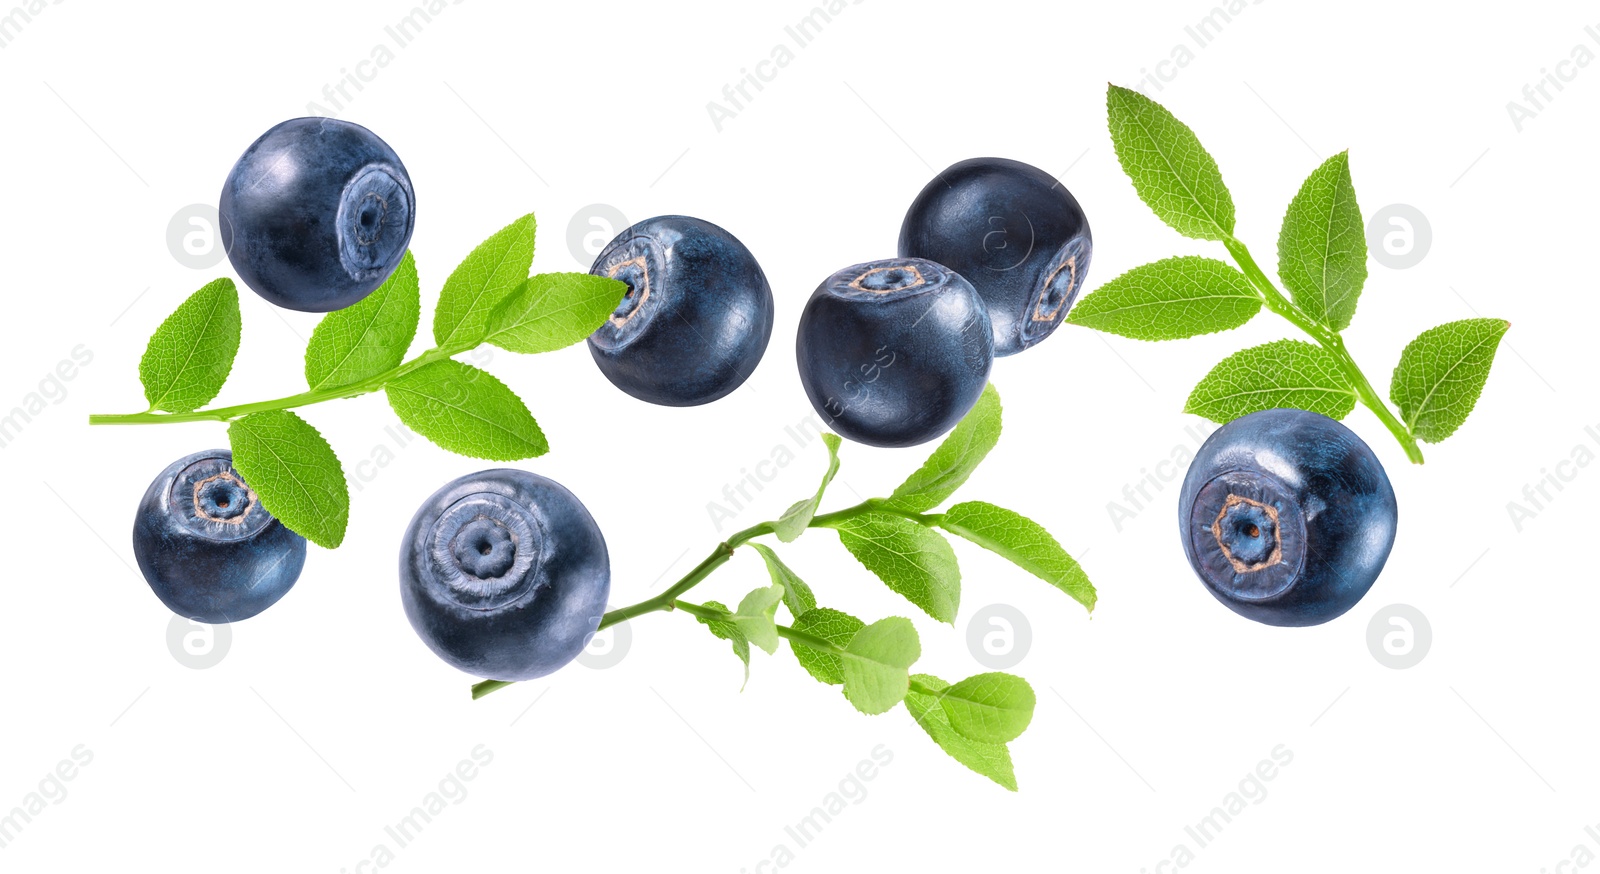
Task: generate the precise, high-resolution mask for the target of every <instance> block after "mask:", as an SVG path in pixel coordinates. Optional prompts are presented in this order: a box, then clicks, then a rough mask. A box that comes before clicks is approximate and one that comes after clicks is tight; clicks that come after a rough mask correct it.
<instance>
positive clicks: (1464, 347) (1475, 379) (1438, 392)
mask: <svg viewBox="0 0 1600 874" xmlns="http://www.w3.org/2000/svg"><path fill="white" fill-rule="evenodd" d="M1510 327H1511V323H1510V322H1507V321H1505V320H1503V319H1463V320H1462V321H1459V322H1449V323H1447V324H1443V325H1440V326H1438V327H1437V328H1429V329H1428V330H1426V331H1423V332H1422V333H1421V334H1420V335H1418V336H1417V339H1415V340H1412V341H1411V343H1410V344H1409V345H1407V346H1406V348H1405V351H1403V352H1401V353H1400V365H1399V366H1398V367H1396V368H1395V369H1394V380H1393V382H1391V383H1390V385H1389V398H1390V399H1391V400H1393V401H1394V403H1395V406H1397V407H1399V408H1400V418H1401V419H1403V420H1404V421H1405V423H1406V427H1407V428H1409V429H1411V433H1412V434H1414V435H1416V437H1417V439H1419V440H1426V441H1428V442H1429V443H1438V442H1439V441H1441V440H1443V439H1445V438H1446V437H1449V436H1450V435H1451V434H1454V433H1455V431H1456V429H1457V428H1460V427H1461V425H1462V423H1464V422H1466V421H1467V417H1468V416H1470V415H1472V408H1473V407H1475V406H1477V404H1478V397H1479V396H1480V395H1481V394H1483V384H1484V383H1485V382H1487V381H1488V379H1489V368H1490V367H1492V366H1493V365H1494V355H1495V352H1496V351H1497V350H1498V349H1499V347H1500V338H1501V337H1503V336H1505V333H1506V329H1507V328H1510Z"/></svg>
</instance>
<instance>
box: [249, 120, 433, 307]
mask: <svg viewBox="0 0 1600 874" xmlns="http://www.w3.org/2000/svg"><path fill="white" fill-rule="evenodd" d="M217 211H218V214H219V216H218V217H219V224H220V230H221V233H222V245H223V248H224V249H226V250H227V253H228V260H230V261H232V262H233V269H234V270H236V271H238V273H239V277H240V278H241V279H243V280H244V282H245V284H246V285H248V286H250V287H251V288H252V289H254V290H255V292H256V294H259V295H261V296H262V297H264V298H266V299H267V300H269V301H271V302H272V303H274V304H277V305H278V306H281V307H287V308H288V309H292V310H301V311H303V312H311V313H325V312H331V311H333V310H337V309H343V308H344V307H347V306H350V305H351V304H353V303H355V302H356V301H359V300H361V299H362V298H364V297H366V296H367V295H368V294H370V293H371V292H372V290H373V289H375V288H377V287H378V286H380V285H382V284H383V281H384V280H385V279H387V278H389V273H390V272H391V271H393V270H394V268H395V265H397V264H399V263H400V258H401V256H402V255H404V254H405V251H406V245H407V244H408V243H410V241H411V228H412V225H413V223H414V222H415V218H416V215H415V213H416V195H415V194H414V193H413V192H412V190H411V177H410V176H407V175H406V168H405V165H403V164H401V163H400V156H398V155H396V154H395V153H394V150H393V149H391V148H389V145H388V144H387V143H385V142H384V141H383V140H380V139H378V137H377V135H376V134H374V133H373V132H372V131H369V130H367V129H366V128H364V127H362V126H360V125H358V124H351V123H350V122H348V121H340V120H338V119H334V118H296V119H291V120H289V121H286V122H283V123H282V124H280V125H278V126H277V127H274V128H272V129H271V130H269V131H267V132H266V133H264V134H262V135H261V138H260V139H258V140H256V141H255V142H254V143H251V144H250V148H248V149H245V152H244V154H243V155H241V156H240V157H239V161H238V163H236V164H234V165H233V170H232V171H231V172H229V173H228V180H227V182H225V183H223V186H222V200H221V203H220V204H219V205H218V208H217Z"/></svg>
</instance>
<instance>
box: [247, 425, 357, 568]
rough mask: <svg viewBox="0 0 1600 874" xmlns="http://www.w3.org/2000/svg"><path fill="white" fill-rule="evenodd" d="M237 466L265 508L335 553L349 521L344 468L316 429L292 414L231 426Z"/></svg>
mask: <svg viewBox="0 0 1600 874" xmlns="http://www.w3.org/2000/svg"><path fill="white" fill-rule="evenodd" d="M228 443H229V445H231V446H232V448H233V466H234V469H236V470H238V471H239V473H240V475H242V476H243V477H244V481H245V483H246V484H247V485H248V486H249V487H250V489H251V491H254V492H255V493H256V496H257V497H259V498H260V499H261V506H263V507H265V508H267V512H269V513H271V514H272V515H274V516H276V517H277V518H278V521H280V522H282V523H283V524H284V525H286V526H288V528H289V530H290V531H293V532H295V533H296V534H299V535H300V536H302V537H304V538H305V539H307V540H309V541H311V542H312V543H315V544H317V545H318V546H323V547H326V548H328V549H334V548H336V547H338V545H339V544H340V543H342V542H344V531H345V526H346V525H347V524H348V523H349V521H350V491H349V488H348V487H347V486H346V484H345V479H344V467H343V466H341V465H340V464H339V457H338V456H337V455H334V454H333V448H332V447H330V446H329V445H328V441H326V440H324V439H323V438H322V435H321V434H319V433H317V429H315V428H313V427H311V426H310V425H308V424H306V421H305V420H304V419H302V418H300V417H299V416H296V415H295V414H294V413H291V412H289V411H288V410H268V411H265V412H260V413H251V414H250V415H248V416H244V417H242V418H238V419H234V420H233V422H232V423H231V424H229V425H228Z"/></svg>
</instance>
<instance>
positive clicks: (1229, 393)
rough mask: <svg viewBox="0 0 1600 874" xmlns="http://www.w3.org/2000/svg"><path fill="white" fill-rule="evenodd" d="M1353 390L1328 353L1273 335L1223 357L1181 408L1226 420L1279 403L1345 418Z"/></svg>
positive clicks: (1353, 398)
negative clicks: (1266, 339) (1272, 337)
mask: <svg viewBox="0 0 1600 874" xmlns="http://www.w3.org/2000/svg"><path fill="white" fill-rule="evenodd" d="M1355 406H1356V391H1355V389H1353V388H1351V387H1350V383H1349V382H1348V381H1346V380H1345V376H1344V373H1343V372H1342V371H1340V370H1339V365H1338V363H1337V362H1336V361H1334V358H1333V356H1332V355H1330V354H1328V352H1327V351H1326V350H1324V349H1323V348H1322V347H1320V346H1313V345H1312V344H1310V343H1306V342H1304V341H1302V340H1275V341H1273V342H1271V343H1266V344H1264V345H1261V346H1254V347H1252V348H1249V349H1245V350H1244V351H1242V352H1235V353H1234V354H1232V355H1230V356H1228V357H1227V358H1224V359H1222V362H1221V363H1219V364H1218V365H1217V366H1216V367H1213V368H1212V369H1211V372H1210V373H1208V374H1206V376H1205V379H1202V380H1200V384H1199V385H1197V386H1195V387H1194V391H1193V392H1192V393H1191V394H1190V395H1189V403H1188V404H1187V405H1185V406H1184V412H1186V413H1195V414H1196V415H1200V416H1205V417H1206V418H1207V419H1210V420H1211V421H1213V422H1222V423H1227V422H1231V421H1233V420H1234V419H1237V418H1239V417H1240V416H1246V415H1249V414H1250V413H1255V412H1260V411H1261V410H1271V409H1274V408H1277V407H1293V408H1296V409H1301V410H1310V411H1311V412H1313V413H1321V414H1322V415H1324V416H1327V417H1329V418H1331V419H1343V418H1344V417H1345V416H1347V415H1349V414H1350V411H1351V410H1353V409H1355Z"/></svg>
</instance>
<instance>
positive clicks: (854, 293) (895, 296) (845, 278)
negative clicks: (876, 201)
mask: <svg viewBox="0 0 1600 874" xmlns="http://www.w3.org/2000/svg"><path fill="white" fill-rule="evenodd" d="M795 351H796V356H797V358H798V361H799V366H800V382H801V383H802V384H803V385H804V387H805V391H806V396H807V397H809V398H810V399H811V405H812V406H813V407H815V408H816V410H817V412H818V413H820V414H822V417H823V419H824V421H825V422H826V423H827V426H828V427H829V428H831V429H833V430H834V431H837V432H838V433H839V435H840V436H842V437H845V438H848V439H850V440H854V441H856V442H858V443H866V444H870V445H873V446H913V445H916V444H918V443H923V442H926V441H928V440H932V439H934V438H935V437H938V436H939V435H941V434H943V433H945V432H946V431H949V430H950V429H951V428H953V427H955V425H956V423H957V422H959V421H961V417H962V416H965V415H966V414H967V411H968V410H970V409H972V405H973V404H975V403H977V402H978V397H979V396H980V395H982V394H983V387H984V386H985V385H986V384H987V383H988V381H989V368H990V366H991V365H992V364H993V363H994V341H993V339H992V336H991V334H990V329H989V316H988V313H987V311H986V310H985V308H984V305H983V301H982V300H981V299H980V298H979V297H978V293H977V292H976V291H975V290H973V288H972V285H971V284H969V283H968V282H967V281H966V280H965V279H962V278H961V277H960V276H958V275H957V274H955V273H953V272H951V271H949V270H946V269H945V268H944V267H942V266H940V265H938V264H935V263H933V262H932V261H924V260H920V259H916V258H892V259H888V260H885V261H872V262H869V263H866V264H857V265H855V266H853V267H847V268H845V269H844V270H841V271H839V272H838V273H835V274H833V275H832V276H830V277H828V278H827V280H826V281H824V282H823V283H822V284H821V285H819V286H817V290H816V291H815V292H813V293H812V295H811V299H810V300H809V301H808V302H807V303H806V307H805V310H804V312H802V313H801V314H800V331H799V337H798V339H797V340H796V343H795Z"/></svg>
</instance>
